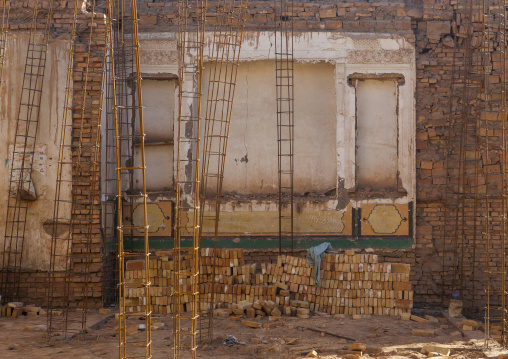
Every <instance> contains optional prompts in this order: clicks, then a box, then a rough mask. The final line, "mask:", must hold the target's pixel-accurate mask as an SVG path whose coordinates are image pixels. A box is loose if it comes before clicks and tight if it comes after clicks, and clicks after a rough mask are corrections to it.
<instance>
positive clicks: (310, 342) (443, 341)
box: [0, 312, 508, 359]
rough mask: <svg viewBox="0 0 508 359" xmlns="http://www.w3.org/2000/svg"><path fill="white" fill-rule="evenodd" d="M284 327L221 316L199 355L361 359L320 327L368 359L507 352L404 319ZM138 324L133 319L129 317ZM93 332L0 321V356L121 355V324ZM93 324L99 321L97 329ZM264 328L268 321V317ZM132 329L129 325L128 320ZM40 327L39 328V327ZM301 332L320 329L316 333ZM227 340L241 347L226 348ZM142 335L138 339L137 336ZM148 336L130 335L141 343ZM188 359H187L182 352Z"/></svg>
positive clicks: (324, 320) (36, 320)
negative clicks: (71, 333)
mask: <svg viewBox="0 0 508 359" xmlns="http://www.w3.org/2000/svg"><path fill="white" fill-rule="evenodd" d="M158 317H160V319H161V321H162V322H163V323H164V326H163V327H162V328H161V329H159V330H154V331H152V340H153V351H152V353H153V358H170V357H172V349H171V345H172V328H171V326H172V318H171V316H170V315H166V316H158ZM281 320H282V322H283V325H282V326H281V327H279V328H273V329H263V328H250V327H246V326H244V325H242V324H241V323H240V321H239V320H232V319H231V318H219V317H217V318H215V322H214V323H215V324H214V328H215V329H214V338H215V340H214V342H213V344H212V345H210V347H209V348H205V349H203V348H200V350H199V352H198V357H200V358H219V357H220V358H224V359H227V358H300V357H305V356H306V355H307V354H308V353H309V352H311V351H312V350H315V351H316V352H317V353H318V356H319V357H321V358H329V359H331V358H351V359H353V358H355V356H352V355H351V354H349V355H348V353H345V352H340V351H341V350H347V349H348V347H349V345H350V344H351V343H353V341H348V340H344V339H340V338H337V337H334V336H331V335H328V334H325V333H322V332H320V331H321V330H323V331H326V332H329V333H334V334H339V335H343V336H347V337H350V338H352V339H355V340H356V341H357V342H362V343H366V344H367V350H366V351H365V352H363V356H362V358H425V357H427V355H424V354H422V353H421V348H422V346H423V345H424V344H426V343H435V344H438V345H441V346H445V347H449V348H451V349H452V352H451V354H452V355H451V357H452V358H467V359H473V358H497V357H498V355H499V354H508V351H501V350H500V347H499V345H497V343H495V342H493V341H490V344H489V347H490V349H488V350H486V349H485V347H484V343H485V341H484V339H483V333H482V332H480V331H478V330H477V331H473V332H464V333H465V334H466V336H465V337H463V336H462V335H461V334H459V333H457V327H456V326H455V325H453V323H451V322H445V323H443V322H440V323H428V324H423V323H418V322H415V321H403V320H401V319H399V318H394V317H381V316H369V317H363V318H361V319H354V320H353V319H352V318H342V319H340V318H339V319H336V318H334V317H331V316H326V315H314V316H312V317H311V318H310V319H298V318H293V317H282V319H281ZM131 321H132V324H136V320H135V319H131ZM88 323H89V324H90V326H91V327H93V328H95V329H90V330H89V331H88V334H86V336H85V338H81V339H69V340H54V339H52V340H48V339H47V336H46V332H45V330H44V326H45V325H46V316H36V317H27V316H22V317H18V318H17V319H13V318H0V336H1V340H0V358H1V359H11V358H37V359H39V358H53V359H57V358H66V359H68V358H79V359H90V358H116V357H118V349H117V348H118V337H117V336H116V331H115V326H117V321H116V320H115V319H114V317H113V316H112V315H109V316H108V315H101V314H98V313H96V312H93V313H90V314H89V315H88ZM94 323H99V324H96V325H93V324H94ZM260 323H261V324H263V323H269V321H268V319H266V318H264V319H261V320H260ZM129 324H130V323H129ZM37 326H38V327H37ZM302 327H307V328H313V329H317V332H316V331H311V330H308V329H304V328H302ZM413 329H432V330H434V332H435V335H434V336H431V337H422V336H413V335H412V330H413ZM228 335H233V336H234V337H235V338H236V339H237V340H238V342H239V343H237V344H234V343H233V344H232V345H231V346H226V345H224V341H225V339H226V338H227V337H228ZM136 337H137V338H136ZM143 337H144V333H143V332H139V333H136V334H133V335H132V336H131V338H133V339H140V340H141V339H142V338H143ZM182 357H187V355H183V356H182Z"/></svg>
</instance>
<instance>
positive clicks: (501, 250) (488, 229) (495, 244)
mask: <svg viewBox="0 0 508 359" xmlns="http://www.w3.org/2000/svg"><path fill="white" fill-rule="evenodd" d="M507 5H508V4H507V2H506V1H505V0H483V3H482V8H481V12H480V16H481V23H482V35H483V36H482V38H481V40H482V41H481V44H480V56H481V62H482V69H483V72H482V85H483V86H482V92H481V96H480V101H481V102H480V104H481V108H480V113H479V121H480V128H479V131H478V133H479V136H481V138H482V140H483V146H482V147H483V151H482V159H483V172H484V176H485V184H486V185H485V194H484V199H483V200H484V207H485V215H484V217H485V227H484V228H485V229H484V244H485V328H486V330H485V334H486V339H487V340H486V344H487V345H488V344H489V342H488V338H489V336H492V338H494V339H495V340H497V341H498V342H499V343H500V344H501V345H502V346H503V347H505V348H506V347H507V344H508V338H507V332H506V331H507V329H508V328H507V315H506V310H507V307H506V295H507V293H506V239H507V223H506V220H507V218H506V209H507V207H506V205H507V203H506V190H507V187H506V185H507V178H506V161H507V153H506V151H507V148H506V146H507V143H506V60H507V58H506V42H507V38H506V6H507ZM491 329H494V330H493V331H491Z"/></svg>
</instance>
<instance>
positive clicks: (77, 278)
mask: <svg viewBox="0 0 508 359" xmlns="http://www.w3.org/2000/svg"><path fill="white" fill-rule="evenodd" d="M77 16H78V10H77V9H76V8H75V9H74V15H73V23H72V30H71V39H70V49H69V66H68V72H67V85H66V94H65V108H64V118H63V120H62V126H61V133H60V136H61V137H60V150H59V159H58V169H57V182H56V190H55V203H54V211H53V222H52V240H51V253H50V255H51V257H50V273H49V288H48V293H47V299H48V306H49V310H48V314H47V315H48V333H49V335H59V336H63V337H66V336H67V335H68V334H70V335H74V334H77V333H79V334H84V333H85V329H86V328H87V311H88V302H89V299H90V298H89V297H90V296H91V294H92V293H93V288H90V284H91V283H90V281H91V278H90V271H91V269H92V266H93V263H94V256H95V255H96V254H94V253H93V250H92V247H93V243H94V242H96V241H97V239H98V238H99V228H98V225H99V221H100V209H99V208H98V207H99V206H100V183H99V181H100V177H99V171H100V160H101V159H100V139H101V118H100V117H101V114H102V103H103V102H102V98H103V86H104V76H105V71H104V70H105V66H104V64H105V61H106V47H105V46H104V49H102V50H99V51H98V47H97V46H96V44H95V41H97V42H99V43H100V42H102V43H105V42H106V29H105V26H104V25H105V19H104V17H103V16H101V15H100V14H96V13H95V3H92V5H91V9H90V13H88V14H86V15H84V16H83V17H84V20H85V21H86V23H87V24H88V27H89V29H88V31H87V32H86V35H85V38H86V40H85V44H84V45H85V46H86V47H85V48H86V51H85V52H84V58H85V62H84V65H85V66H84V67H76V68H75V66H74V56H75V55H76V51H75V50H76V40H77V34H76V25H77ZM101 25H102V26H101ZM78 78H79V79H81V81H79V80H77V79H78ZM97 88H99V90H98V91H97ZM71 92H72V93H71ZM97 96H99V101H98V102H97V101H96V98H97ZM72 98H73V99H74V100H73V101H74V102H75V105H76V106H71V104H70V101H71V99H72ZM69 117H70V119H69ZM90 139H91V140H90ZM69 176H70V178H69ZM75 177H79V179H76V178H75ZM83 177H85V178H83ZM66 188H70V193H68V190H66ZM69 197H70V198H71V199H70V201H69V199H68V198H69ZM62 233H63V234H64V235H63V236H62ZM66 233H68V235H65V234H66ZM71 283H74V285H72V286H71ZM77 283H79V284H77ZM60 293H63V295H61V294H60ZM71 306H72V307H74V306H76V307H75V308H73V309H74V310H70V309H71ZM56 309H61V310H62V311H63V313H62V315H58V316H56V315H54V313H55V310H56ZM78 309H79V310H78Z"/></svg>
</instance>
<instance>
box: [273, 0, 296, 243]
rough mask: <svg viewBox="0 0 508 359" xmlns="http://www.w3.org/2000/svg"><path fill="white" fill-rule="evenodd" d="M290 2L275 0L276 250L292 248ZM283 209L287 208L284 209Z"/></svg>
mask: <svg viewBox="0 0 508 359" xmlns="http://www.w3.org/2000/svg"><path fill="white" fill-rule="evenodd" d="M293 6H294V5H293V1H292V0H275V4H274V8H275V78H276V91H277V92H276V96H277V98H276V100H277V159H278V161H277V163H278V192H279V193H278V195H279V202H278V204H279V252H282V239H283V238H284V237H289V238H290V239H291V248H290V249H291V252H292V251H293V224H294V223H293V222H294V208H293V199H294V198H293V197H294V195H293V174H294V138H295V132H294V60H293ZM285 208H287V209H285Z"/></svg>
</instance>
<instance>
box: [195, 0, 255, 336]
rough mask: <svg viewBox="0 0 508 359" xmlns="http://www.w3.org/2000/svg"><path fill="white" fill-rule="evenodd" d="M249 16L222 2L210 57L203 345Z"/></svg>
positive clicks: (239, 6) (208, 332)
mask: <svg viewBox="0 0 508 359" xmlns="http://www.w3.org/2000/svg"><path fill="white" fill-rule="evenodd" d="M246 10H247V0H239V1H236V0H223V1H219V2H218V3H217V14H216V23H215V27H214V31H213V34H212V46H211V53H210V54H209V63H208V65H209V66H208V67H209V71H208V92H207V99H206V112H205V126H204V127H205V130H204V137H203V164H202V166H201V172H202V174H201V190H200V194H201V203H200V208H201V212H200V231H201V233H200V240H201V239H202V238H203V232H202V231H203V227H204V226H205V225H206V227H207V228H212V230H213V233H212V239H213V253H212V261H213V262H212V265H211V273H208V272H207V271H206V270H204V268H200V283H199V292H200V296H199V305H200V308H199V339H200V342H208V343H211V342H212V340H213V310H214V308H215V281H216V278H215V277H216V275H217V273H216V263H215V259H216V258H215V256H216V253H217V240H218V236H219V216H220V205H221V199H222V184H223V180H224V166H225V163H226V153H227V144H228V138H229V128H230V124H231V116H232V112H233V100H234V95H235V88H236V80H237V73H238V65H239V61H240V50H241V45H242V39H243V29H244V24H245V14H246ZM205 211H206V214H205ZM200 247H201V245H200Z"/></svg>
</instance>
